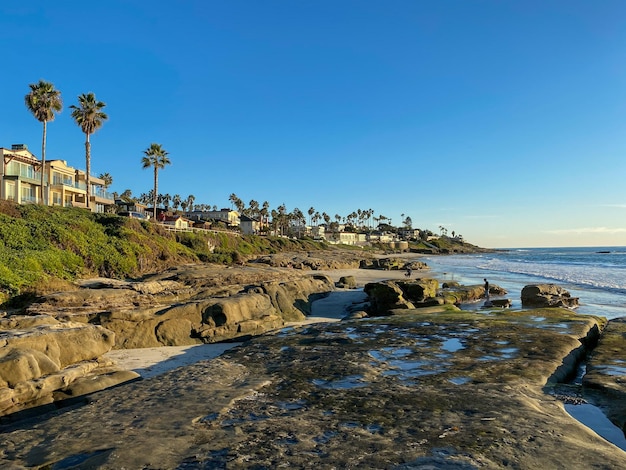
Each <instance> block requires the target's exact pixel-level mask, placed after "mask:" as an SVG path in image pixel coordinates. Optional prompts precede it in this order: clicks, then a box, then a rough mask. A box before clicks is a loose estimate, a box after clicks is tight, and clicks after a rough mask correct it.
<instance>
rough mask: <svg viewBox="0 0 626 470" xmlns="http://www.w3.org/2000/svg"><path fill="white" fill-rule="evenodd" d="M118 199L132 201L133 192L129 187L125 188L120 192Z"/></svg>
mask: <svg viewBox="0 0 626 470" xmlns="http://www.w3.org/2000/svg"><path fill="white" fill-rule="evenodd" d="M120 199H121V200H122V201H125V202H132V201H133V193H132V191H131V190H130V189H127V190H125V191H124V192H123V193H122V194H120Z"/></svg>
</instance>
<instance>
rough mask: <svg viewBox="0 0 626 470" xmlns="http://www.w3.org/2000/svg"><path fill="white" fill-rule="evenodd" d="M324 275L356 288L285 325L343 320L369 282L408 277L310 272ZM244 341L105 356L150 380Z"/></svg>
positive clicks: (323, 301)
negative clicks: (347, 279) (351, 278)
mask: <svg viewBox="0 0 626 470" xmlns="http://www.w3.org/2000/svg"><path fill="white" fill-rule="evenodd" d="M313 273H314V274H325V275H327V276H328V277H330V278H331V279H332V280H333V281H334V282H338V281H339V279H340V278H341V277H343V276H354V278H355V280H356V283H357V287H358V288H357V289H340V290H337V291H335V292H331V293H330V295H328V296H327V297H325V298H323V299H320V300H317V301H315V302H314V303H313V305H312V308H311V310H312V312H311V315H310V316H308V317H307V318H306V320H304V321H302V322H290V323H287V324H285V327H292V328H293V327H297V326H304V325H308V324H312V323H320V322H336V321H340V320H341V319H342V318H343V317H344V316H345V315H346V314H347V313H348V312H347V308H348V307H350V306H352V305H358V304H360V303H363V302H364V301H365V299H366V295H365V293H364V292H363V290H362V287H363V286H364V285H365V284H367V283H368V282H378V281H383V280H386V279H405V278H406V277H405V272H404V271H397V270H396V271H381V270H375V269H336V270H325V271H311V274H313ZM427 273H428V271H413V274H412V276H411V277H412V278H413V279H416V278H419V277H422V276H424V275H426V274H427ZM240 344H241V343H236V342H234V343H216V344H196V345H191V346H163V347H156V348H141V349H116V350H112V351H110V352H108V353H107V354H105V355H104V358H106V359H110V360H113V361H115V363H116V364H117V365H118V366H119V367H120V368H122V369H124V370H132V371H134V372H137V373H138V374H139V375H140V376H141V377H142V378H145V379H148V378H151V377H156V376H158V375H160V374H163V373H165V372H167V371H169V370H171V369H176V368H178V367H183V366H186V365H190V364H194V363H196V362H199V361H202V360H207V359H214V358H216V357H218V356H220V355H221V354H223V353H224V352H225V351H227V350H228V349H231V348H234V347H235V346H238V345H240Z"/></svg>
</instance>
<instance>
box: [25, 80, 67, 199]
mask: <svg viewBox="0 0 626 470" xmlns="http://www.w3.org/2000/svg"><path fill="white" fill-rule="evenodd" d="M28 86H29V87H30V92H29V93H28V94H27V95H26V96H25V97H24V102H25V104H26V107H27V108H28V110H29V111H30V112H31V113H32V114H33V116H35V119H37V120H38V121H39V122H42V123H43V137H42V139H41V203H42V204H46V201H44V190H43V187H44V186H43V183H44V181H43V179H44V171H45V169H46V133H47V129H48V122H50V121H54V117H55V113H60V112H61V110H62V109H63V100H62V99H61V92H60V91H59V90H55V89H54V85H53V84H52V83H50V82H45V81H43V80H39V83H31V84H30V85H28Z"/></svg>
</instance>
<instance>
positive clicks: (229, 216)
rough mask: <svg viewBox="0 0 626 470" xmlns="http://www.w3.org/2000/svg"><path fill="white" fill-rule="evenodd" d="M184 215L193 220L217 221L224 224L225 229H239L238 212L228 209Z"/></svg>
mask: <svg viewBox="0 0 626 470" xmlns="http://www.w3.org/2000/svg"><path fill="white" fill-rule="evenodd" d="M185 215H186V216H187V217H189V218H190V219H193V220H217V221H219V222H224V223H225V224H226V226H227V227H239V212H237V211H232V210H230V209H221V210H219V211H193V212H191V213H189V214H185Z"/></svg>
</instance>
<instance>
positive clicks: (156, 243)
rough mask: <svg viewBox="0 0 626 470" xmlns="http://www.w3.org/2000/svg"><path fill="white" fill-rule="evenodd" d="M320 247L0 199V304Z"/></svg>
mask: <svg viewBox="0 0 626 470" xmlns="http://www.w3.org/2000/svg"><path fill="white" fill-rule="evenodd" d="M210 246H212V247H215V248H214V250H213V251H211V249H210V248H209V247H210ZM320 248H323V245H322V244H320V243H316V242H312V241H295V240H287V239H269V238H261V237H240V236H237V235H233V234H227V233H177V234H175V233H171V232H167V231H165V230H164V229H163V228H161V227H159V226H157V225H155V224H152V223H150V222H147V221H139V220H136V219H128V218H125V217H119V216H117V215H111V214H92V213H90V212H88V211H85V210H84V209H72V208H59V207H45V206H38V205H23V206H18V205H15V204H11V203H8V202H7V201H0V302H1V301H3V300H7V299H8V298H10V297H14V296H16V295H20V294H25V293H43V292H47V291H50V290H53V289H55V288H56V287H60V284H61V285H62V284H63V283H64V282H68V281H70V282H71V281H72V280H75V279H77V278H80V277H90V276H107V277H113V278H132V277H138V276H141V275H142V274H145V273H148V272H155V271H159V270H163V269H167V268H168V267H171V266H173V265H176V264H180V263H193V262H199V261H204V262H215V263H223V264H231V263H235V262H237V261H239V260H240V259H241V258H242V257H246V256H249V255H255V254H261V253H275V252H279V251H299V250H312V249H320Z"/></svg>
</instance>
